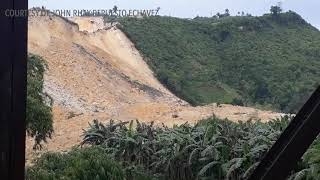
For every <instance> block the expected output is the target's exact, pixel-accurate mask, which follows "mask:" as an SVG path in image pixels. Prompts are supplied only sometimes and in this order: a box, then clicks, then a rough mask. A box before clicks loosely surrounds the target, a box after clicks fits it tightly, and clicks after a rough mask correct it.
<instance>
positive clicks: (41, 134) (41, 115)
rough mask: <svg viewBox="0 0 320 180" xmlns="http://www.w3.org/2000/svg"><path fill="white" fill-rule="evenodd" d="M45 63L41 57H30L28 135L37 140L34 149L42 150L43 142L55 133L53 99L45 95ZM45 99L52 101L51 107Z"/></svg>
mask: <svg viewBox="0 0 320 180" xmlns="http://www.w3.org/2000/svg"><path fill="white" fill-rule="evenodd" d="M44 63H45V62H44V60H43V59H42V58H41V57H39V56H35V55H29V57H28V76H27V78H28V84H27V110H26V112H27V116H26V129H27V134H28V135H29V136H31V137H33V138H34V139H35V145H34V148H41V142H42V141H44V142H46V139H47V138H51V134H52V133H53V126H52V124H53V122H52V112H51V106H50V105H51V104H52V99H51V97H50V96H48V95H47V94H45V93H43V75H44V71H45V66H44ZM45 98H48V99H50V103H49V105H48V103H46V100H45Z"/></svg>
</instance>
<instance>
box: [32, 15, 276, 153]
mask: <svg viewBox="0 0 320 180" xmlns="http://www.w3.org/2000/svg"><path fill="white" fill-rule="evenodd" d="M73 20H74V21H75V22H76V23H78V24H79V26H77V25H75V24H72V23H69V22H67V21H66V20H65V19H63V18H61V17H57V16H53V17H30V18H29V41H28V45H29V52H31V53H34V54H37V55H40V56H42V57H43V58H44V59H45V60H46V61H47V64H48V69H47V71H46V73H45V82H44V87H45V91H46V92H47V93H48V94H49V95H51V96H52V97H53V99H54V104H53V113H54V129H55V134H54V136H53V139H52V140H50V141H49V143H48V144H47V145H46V147H45V149H46V150H50V151H57V150H58V151H63V150H68V149H69V148H70V147H72V146H74V145H76V144H78V142H79V141H80V140H81V137H80V135H81V134H82V129H85V128H87V127H88V122H91V121H92V120H93V119H99V120H101V121H108V120H109V119H111V118H112V119H115V120H122V121H126V120H132V119H139V120H140V121H155V122H156V124H161V123H165V124H167V125H173V124H181V123H184V122H186V121H189V122H190V123H194V122H197V121H198V120H200V119H203V118H207V117H209V116H212V115H213V114H215V115H216V116H217V117H220V118H228V119H230V120H234V121H236V120H248V119H250V118H252V119H262V120H263V121H266V120H269V119H272V118H276V117H279V116H280V115H281V114H279V113H273V112H266V111H260V110H256V109H253V108H248V107H238V106H231V105H221V106H217V105H216V104H212V105H208V106H203V107H191V106H190V105H189V104H188V103H186V102H185V101H183V100H181V99H179V98H177V97H176V96H175V95H174V94H172V93H171V92H170V91H168V90H167V89H166V88H165V87H164V86H163V85H162V84H161V83H160V82H159V81H158V80H157V79H156V78H155V76H154V74H153V72H152V71H151V70H150V68H149V67H148V65H147V64H146V63H145V61H144V60H143V58H142V56H141V55H140V53H139V52H138V51H137V50H136V49H135V47H134V45H133V44H132V43H131V42H130V40H129V39H128V38H127V37H126V36H125V34H124V33H122V32H121V31H120V30H119V29H117V28H116V27H108V28H105V27H103V26H104V25H101V19H99V18H97V19H92V18H76V19H73ZM102 23H103V21H102ZM79 27H80V30H81V31H80V30H79ZM31 145H32V142H31V140H28V142H27V146H28V147H27V149H28V150H27V152H28V154H29V155H30V153H31V152H32V151H31Z"/></svg>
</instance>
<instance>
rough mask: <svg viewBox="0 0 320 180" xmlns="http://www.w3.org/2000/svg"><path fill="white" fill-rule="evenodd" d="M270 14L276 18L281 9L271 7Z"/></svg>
mask: <svg viewBox="0 0 320 180" xmlns="http://www.w3.org/2000/svg"><path fill="white" fill-rule="evenodd" d="M270 12H271V14H272V16H278V15H279V14H280V13H281V12H282V9H281V7H280V6H271V9H270Z"/></svg>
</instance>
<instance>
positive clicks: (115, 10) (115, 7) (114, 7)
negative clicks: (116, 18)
mask: <svg viewBox="0 0 320 180" xmlns="http://www.w3.org/2000/svg"><path fill="white" fill-rule="evenodd" d="M112 10H113V12H114V13H115V14H117V11H118V6H113V9H112Z"/></svg>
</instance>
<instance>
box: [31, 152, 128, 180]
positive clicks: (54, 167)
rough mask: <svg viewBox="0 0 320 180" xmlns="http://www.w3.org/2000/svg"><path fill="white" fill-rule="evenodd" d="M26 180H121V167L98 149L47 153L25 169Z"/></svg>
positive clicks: (122, 177)
mask: <svg viewBox="0 0 320 180" xmlns="http://www.w3.org/2000/svg"><path fill="white" fill-rule="evenodd" d="M26 179H27V180H57V179H65V180H73V179H74V180H99V179H106V180H107V179H110V180H111V179H112V180H123V179H124V173H123V172H122V170H121V166H120V165H119V164H117V163H115V162H114V161H112V160H110V157H109V156H108V155H107V154H106V153H104V151H103V150H101V149H99V148H86V149H76V150H73V151H71V152H69V153H67V154H59V153H48V154H45V155H43V156H42V157H41V158H40V159H38V160H37V162H36V165H35V166H33V167H32V168H29V169H27V177H26Z"/></svg>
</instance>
